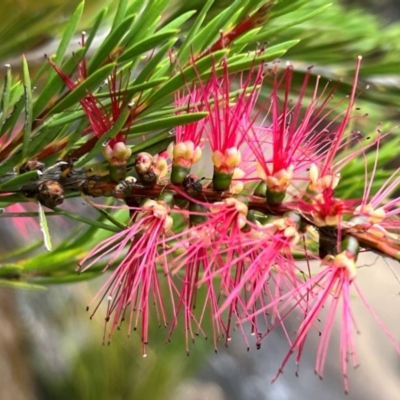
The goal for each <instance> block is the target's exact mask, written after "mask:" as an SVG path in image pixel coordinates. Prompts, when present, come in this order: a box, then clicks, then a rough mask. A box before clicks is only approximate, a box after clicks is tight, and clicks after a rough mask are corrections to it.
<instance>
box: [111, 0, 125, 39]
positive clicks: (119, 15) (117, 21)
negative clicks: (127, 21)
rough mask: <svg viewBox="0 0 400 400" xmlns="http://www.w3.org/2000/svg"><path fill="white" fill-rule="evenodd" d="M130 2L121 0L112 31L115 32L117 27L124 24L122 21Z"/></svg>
mask: <svg viewBox="0 0 400 400" xmlns="http://www.w3.org/2000/svg"><path fill="white" fill-rule="evenodd" d="M128 3H129V0H119V2H118V8H117V12H116V13H115V17H114V20H113V23H112V26H111V31H110V32H114V31H115V30H116V29H117V27H118V26H119V25H121V24H122V21H123V20H124V18H125V15H126V10H127V7H128Z"/></svg>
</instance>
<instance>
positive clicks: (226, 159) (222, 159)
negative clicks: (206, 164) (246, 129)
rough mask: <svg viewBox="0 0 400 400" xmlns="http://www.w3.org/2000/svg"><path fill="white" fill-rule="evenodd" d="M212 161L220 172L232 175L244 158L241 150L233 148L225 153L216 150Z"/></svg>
mask: <svg viewBox="0 0 400 400" xmlns="http://www.w3.org/2000/svg"><path fill="white" fill-rule="evenodd" d="M211 159H212V163H213V164H214V167H215V169H216V170H217V171H218V172H221V173H226V174H232V173H233V172H234V170H235V168H236V167H237V166H238V165H239V164H240V162H241V160H242V156H241V154H240V150H239V149H237V148H236V147H231V148H229V149H226V150H225V151H224V152H222V151H220V150H215V151H214V152H213V154H212V158H211Z"/></svg>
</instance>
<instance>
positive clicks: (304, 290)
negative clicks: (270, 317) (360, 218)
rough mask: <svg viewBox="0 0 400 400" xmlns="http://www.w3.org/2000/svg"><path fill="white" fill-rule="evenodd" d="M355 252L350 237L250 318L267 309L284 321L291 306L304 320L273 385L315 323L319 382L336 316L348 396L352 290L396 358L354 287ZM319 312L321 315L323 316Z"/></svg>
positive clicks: (353, 356) (354, 359) (353, 328)
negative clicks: (314, 269) (316, 269)
mask: <svg viewBox="0 0 400 400" xmlns="http://www.w3.org/2000/svg"><path fill="white" fill-rule="evenodd" d="M358 251H359V245H358V242H357V240H356V239H354V238H352V237H347V238H345V239H344V240H343V241H342V243H341V251H340V252H339V253H338V254H337V255H335V256H331V257H329V258H326V259H325V260H324V261H323V263H322V265H321V270H320V271H319V272H318V273H317V274H315V275H313V276H310V277H308V278H307V281H305V282H304V283H302V284H300V285H297V286H295V287H293V288H292V289H291V290H288V291H286V293H284V294H282V295H281V296H278V297H276V298H275V299H274V300H273V301H271V302H270V303H269V304H266V305H265V306H264V307H261V308H260V309H259V310H258V311H257V312H256V313H255V314H254V315H253V316H252V317H253V318H254V317H255V316H256V315H257V314H261V313H265V312H267V311H268V310H269V309H271V308H272V309H274V308H278V310H279V312H280V315H283V316H284V317H283V318H286V316H287V315H289V314H290V313H291V312H292V311H293V309H294V306H300V307H301V309H302V310H303V312H304V319H303V321H302V323H301V324H300V326H299V328H298V329H297V330H296V337H295V339H294V340H293V341H291V342H290V349H289V351H288V352H287V354H286V356H285V358H284V360H283V362H282V364H281V367H280V368H279V372H278V374H277V375H276V377H275V378H274V380H273V381H275V380H276V379H277V378H278V376H279V375H280V374H281V373H282V372H283V368H284V367H285V365H286V364H287V362H288V361H289V359H290V357H291V356H292V354H293V353H294V352H296V351H297V352H298V355H297V357H296V364H299V363H300V360H301V356H302V349H303V346H304V343H305V340H306V339H307V336H308V335H309V334H310V332H311V331H314V330H316V329H318V328H317V326H318V325H319V323H318V321H321V325H322V327H321V330H320V343H319V346H318V351H317V357H316V363H315V373H316V374H317V375H318V376H320V377H321V378H322V376H323V371H324V366H325V362H326V356H327V350H328V346H329V339H330V336H331V334H332V329H333V323H334V317H335V315H337V314H338V313H339V315H340V321H341V328H340V364H341V368H342V373H343V379H344V388H345V391H346V393H347V392H348V388H349V384H348V377H347V370H348V363H349V362H351V363H352V364H353V366H354V367H356V366H357V365H358V359H357V355H356V346H355V338H354V334H355V333H357V332H358V331H357V327H356V325H355V321H356V316H355V315H354V314H353V312H352V309H351V289H352V288H354V289H355V291H356V293H357V295H358V296H359V297H360V299H361V300H362V302H363V303H364V305H365V306H366V307H367V309H368V311H370V312H371V314H372V315H373V317H374V318H375V319H376V320H377V322H378V324H379V325H380V326H382V327H383V328H384V331H385V333H386V335H387V336H388V337H389V338H390V340H391V341H392V342H393V344H394V346H395V349H396V351H397V353H399V355H400V348H399V346H398V345H397V343H396V340H395V339H394V338H393V337H392V336H391V334H390V333H389V332H388V331H387V329H386V328H385V327H384V325H383V324H382V322H381V321H380V320H379V318H378V317H377V316H376V314H375V312H374V311H373V310H372V308H371V307H370V305H369V304H368V303H367V301H366V299H365V297H364V295H363V294H362V292H361V290H360V288H359V287H358V285H357V283H356V276H357V268H356V260H357V256H358ZM323 310H325V311H324V312H323ZM280 322H283V321H280ZM268 333H269V332H268Z"/></svg>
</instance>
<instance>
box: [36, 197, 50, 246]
mask: <svg viewBox="0 0 400 400" xmlns="http://www.w3.org/2000/svg"><path fill="white" fill-rule="evenodd" d="M38 207H39V220H40V230H41V231H42V234H43V242H44V247H45V248H46V250H47V251H51V250H52V248H53V246H52V244H51V236H50V232H49V226H48V225H47V218H46V214H45V212H44V210H43V207H42V205H41V204H40V203H39V202H38Z"/></svg>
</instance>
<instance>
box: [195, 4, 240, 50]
mask: <svg viewBox="0 0 400 400" xmlns="http://www.w3.org/2000/svg"><path fill="white" fill-rule="evenodd" d="M242 6H243V0H236V1H235V2H234V3H233V4H231V5H230V7H228V8H227V9H225V10H224V11H223V12H222V13H220V14H219V15H218V16H216V17H215V18H214V19H213V20H212V21H210V22H209V23H208V24H207V25H206V26H205V27H203V28H202V29H201V31H200V32H199V33H198V34H197V35H196V37H195V38H193V42H192V43H191V48H192V49H193V52H194V53H195V54H198V53H199V52H201V51H203V50H204V49H206V48H207V47H209V46H211V45H212V43H213V41H215V40H216V39H217V38H218V37H219V34H220V31H221V29H223V28H224V27H225V26H227V25H229V24H230V23H231V22H232V21H233V19H234V17H235V14H236V13H237V12H238V10H239V9H240V8H241V7H242Z"/></svg>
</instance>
